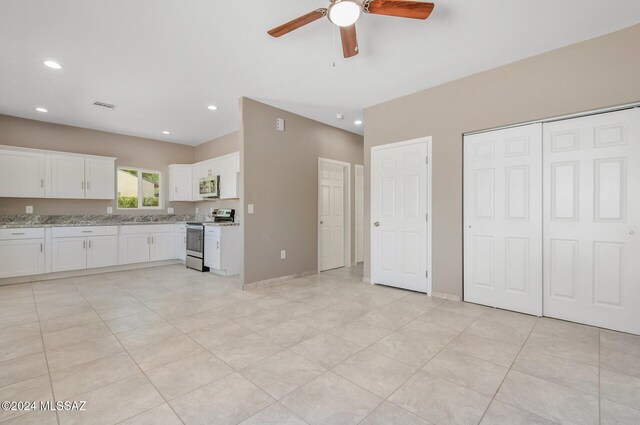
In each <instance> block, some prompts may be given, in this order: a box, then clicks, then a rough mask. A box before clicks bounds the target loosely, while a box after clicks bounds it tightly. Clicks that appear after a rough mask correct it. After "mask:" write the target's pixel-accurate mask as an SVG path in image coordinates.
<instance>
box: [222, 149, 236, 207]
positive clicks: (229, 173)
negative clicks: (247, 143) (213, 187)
mask: <svg viewBox="0 0 640 425" xmlns="http://www.w3.org/2000/svg"><path fill="white" fill-rule="evenodd" d="M221 162H222V164H221V165H222V167H221V168H222V172H221V173H220V198H222V199H232V198H238V197H240V195H239V193H238V192H239V191H238V178H239V176H238V175H239V173H240V152H236V153H232V154H231V155H227V156H224V157H222V158H221Z"/></svg>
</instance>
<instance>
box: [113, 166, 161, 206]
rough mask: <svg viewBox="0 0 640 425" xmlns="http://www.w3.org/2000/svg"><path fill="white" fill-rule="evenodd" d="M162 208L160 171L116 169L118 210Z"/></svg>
mask: <svg viewBox="0 0 640 425" xmlns="http://www.w3.org/2000/svg"><path fill="white" fill-rule="evenodd" d="M161 208H162V174H161V173H160V171H154V170H143V169H140V168H133V167H118V209H144V210H146V209H149V210H153V209H155V210H157V209H161Z"/></svg>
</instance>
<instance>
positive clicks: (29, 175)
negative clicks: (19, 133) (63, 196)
mask: <svg viewBox="0 0 640 425" xmlns="http://www.w3.org/2000/svg"><path fill="white" fill-rule="evenodd" d="M44 163H45V155H44V154H41V153H35V152H21V151H12V150H4V149H3V150H0V196H3V197H11V198H44V196H45V193H44V183H45V182H44Z"/></svg>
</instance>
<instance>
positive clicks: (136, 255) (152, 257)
mask: <svg viewBox="0 0 640 425" xmlns="http://www.w3.org/2000/svg"><path fill="white" fill-rule="evenodd" d="M173 226H174V225H173V224H152V225H132V226H122V228H121V229H120V264H134V263H146V262H149V261H163V260H171V259H173V258H175V236H174V227H173Z"/></svg>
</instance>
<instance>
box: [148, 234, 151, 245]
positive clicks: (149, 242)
mask: <svg viewBox="0 0 640 425" xmlns="http://www.w3.org/2000/svg"><path fill="white" fill-rule="evenodd" d="M150 244H151V239H150V238H149V236H147V245H150Z"/></svg>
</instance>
